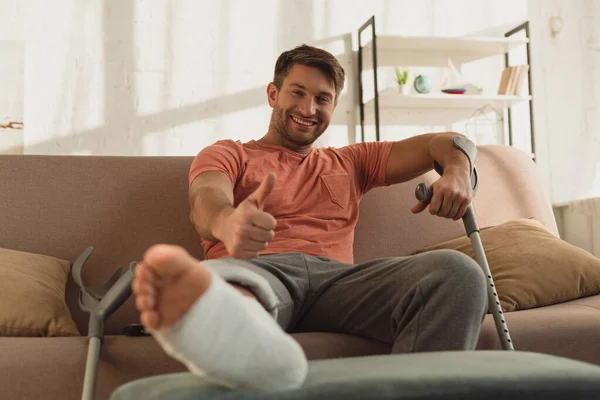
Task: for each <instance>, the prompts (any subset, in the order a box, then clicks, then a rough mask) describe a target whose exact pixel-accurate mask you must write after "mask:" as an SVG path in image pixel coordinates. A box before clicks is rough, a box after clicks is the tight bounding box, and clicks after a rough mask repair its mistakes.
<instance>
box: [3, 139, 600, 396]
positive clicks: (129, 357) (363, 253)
mask: <svg viewBox="0 0 600 400" xmlns="http://www.w3.org/2000/svg"><path fill="white" fill-rule="evenodd" d="M191 161H192V158H191V157H101V156H33V155H30V156H18V155H3V156H0V221H1V225H0V226H1V228H0V247H4V248H9V249H14V250H20V251H27V252H34V253H40V254H45V255H51V256H54V257H58V258H62V259H65V260H69V261H71V262H73V261H74V260H75V259H76V258H77V256H78V255H79V254H80V253H81V252H82V251H83V250H84V249H85V248H86V247H87V246H90V245H92V246H94V247H95V250H94V252H93V253H92V255H91V257H90V259H89V260H88V263H87V265H86V269H85V271H84V280H85V281H86V282H87V283H88V284H99V283H103V282H104V281H105V280H106V279H108V277H109V276H110V275H111V274H112V272H113V271H114V270H115V269H117V268H118V267H122V266H127V265H128V264H129V262H131V261H133V260H137V259H139V258H140V257H141V255H142V254H143V252H144V250H146V249H147V248H148V247H149V246H150V245H152V244H154V243H160V242H164V243H176V244H180V245H182V246H184V247H185V248H187V249H188V250H189V251H190V252H191V253H192V254H193V255H195V256H197V257H201V256H202V249H201V247H200V245H199V240H198V236H197V234H196V233H195V232H194V230H193V228H192V226H191V224H190V223H189V220H188V212H189V208H188V202H187V173H188V168H189V166H190V163H191ZM477 166H478V168H479V173H480V177H481V186H480V190H479V193H478V195H477V197H476V198H475V200H474V208H475V211H476V215H477V218H478V222H479V225H480V227H481V228H483V227H488V226H493V225H497V224H500V223H502V222H505V221H508V220H511V219H515V218H529V217H535V218H537V219H538V220H540V221H542V222H543V223H544V224H545V225H546V226H547V227H548V228H549V229H550V230H551V231H552V232H554V233H556V232H557V231H556V223H555V220H554V216H553V213H552V209H551V207H550V204H549V202H548V200H547V198H546V197H545V195H544V193H543V191H542V188H541V186H540V181H539V177H538V173H537V171H536V166H535V164H534V163H533V162H532V161H531V160H530V159H529V158H528V157H527V155H526V154H525V153H523V152H521V151H518V150H516V149H514V148H511V147H505V146H482V147H480V150H479V155H478V159H477ZM425 178H426V179H427V181H428V182H432V181H433V179H435V178H436V175H435V173H433V172H432V173H430V174H427V176H426V177H425ZM421 181H422V178H420V179H416V180H414V181H411V182H407V183H405V184H401V185H396V186H393V187H389V188H379V189H376V190H374V191H372V192H370V193H369V194H368V195H367V196H366V197H365V198H364V200H363V202H362V203H361V217H360V221H359V224H358V227H357V230H356V237H355V242H356V243H355V256H356V261H357V262H358V261H362V260H366V259H370V258H374V257H382V256H400V255H405V254H410V253H411V252H413V251H415V250H418V249H420V248H423V247H425V246H429V245H432V244H436V243H440V242H442V241H445V240H448V239H452V238H456V237H459V236H461V235H464V230H463V226H462V224H461V223H460V221H458V222H453V221H449V220H444V219H441V218H436V217H432V216H431V215H429V214H427V213H421V214H419V215H413V214H411V213H410V211H409V209H410V207H411V206H412V205H413V204H414V201H415V200H414V189H415V186H416V184H417V183H419V182H421ZM77 296H78V290H77V288H76V286H75V285H74V283H73V281H72V280H70V281H69V282H68V284H67V289H66V302H67V305H68V307H69V309H70V311H71V314H72V317H73V319H74V320H75V322H76V324H77V326H78V328H79V330H80V332H81V333H82V334H83V335H85V334H86V331H87V322H88V314H86V313H84V312H82V311H81V310H80V309H79V306H78V301H77ZM599 308H600V296H591V297H587V298H583V299H579V300H575V301H570V302H567V303H563V304H557V305H553V306H548V307H541V308H536V309H531V310H524V311H516V312H511V313H507V315H506V319H507V322H508V325H509V328H510V330H511V335H512V338H513V340H514V343H515V347H516V348H517V350H527V351H534V352H542V353H549V354H554V355H560V356H565V357H570V358H574V359H577V360H582V361H588V362H592V363H596V364H600V344H599V343H600V311H599ZM136 322H138V315H137V312H136V311H135V307H134V302H133V298H130V299H129V300H128V301H127V302H126V303H125V305H124V306H123V307H121V308H120V309H119V310H118V311H117V312H116V313H115V314H114V315H113V316H112V317H111V318H110V319H109V321H108V324H107V326H106V331H105V333H106V335H107V336H106V338H105V341H104V343H103V345H102V349H101V360H100V366H99V374H98V378H97V391H96V393H97V397H96V398H97V399H106V398H108V397H109V395H110V393H111V392H112V391H113V390H114V388H116V387H117V386H118V385H120V384H123V383H125V382H128V381H131V380H133V379H137V378H140V377H144V376H149V375H155V374H163V373H168V372H176V371H184V370H185V369H184V367H183V366H182V365H180V364H179V363H177V362H175V361H173V360H172V359H170V358H169V357H168V356H166V355H165V354H164V353H163V352H162V350H161V349H160V348H159V347H158V346H157V345H156V344H155V342H154V341H153V339H152V338H150V337H127V336H123V335H122V330H123V327H124V326H125V325H126V324H129V323H136ZM295 337H296V338H297V340H298V341H299V342H300V343H301V344H302V346H303V347H304V349H305V351H306V354H307V355H308V357H309V358H310V359H318V358H328V357H342V356H355V355H367V354H378V353H386V352H388V351H389V346H388V345H386V344H384V343H377V342H373V341H371V340H367V339H363V338H359V337H353V336H347V335H339V334H331V333H302V334H295ZM478 347H479V348H480V349H499V348H500V346H499V341H498V339H497V336H496V331H495V328H494V324H493V321H492V319H491V316H490V315H488V317H487V318H486V320H485V321H484V324H483V328H482V332H481V337H480V341H479V346H478ZM0 354H2V357H1V358H0V398H2V399H42V398H43V399H61V400H69V399H78V398H80V396H81V389H82V382H83V375H84V368H85V360H86V355H87V338H86V337H85V336H82V337H59V338H54V337H53V338H44V337H36V338H30V337H18V338H15V337H2V338H0Z"/></svg>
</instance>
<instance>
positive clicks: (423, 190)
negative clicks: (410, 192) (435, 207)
mask: <svg viewBox="0 0 600 400" xmlns="http://www.w3.org/2000/svg"><path fill="white" fill-rule="evenodd" d="M415 196H416V198H417V200H419V201H420V202H421V203H425V204H429V203H431V198H432V197H433V188H432V187H431V186H427V185H426V184H425V183H419V184H418V185H417V188H416V189H415Z"/></svg>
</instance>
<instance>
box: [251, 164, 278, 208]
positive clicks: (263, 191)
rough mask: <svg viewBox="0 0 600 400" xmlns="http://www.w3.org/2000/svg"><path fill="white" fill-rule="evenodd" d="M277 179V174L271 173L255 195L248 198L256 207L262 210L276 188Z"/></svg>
mask: <svg viewBox="0 0 600 400" xmlns="http://www.w3.org/2000/svg"><path fill="white" fill-rule="evenodd" d="M275 178H276V176H275V174H274V173H273V172H271V173H270V174H269V175H267V177H266V178H265V179H264V180H263V181H262V182H261V183H260V186H259V187H258V189H256V190H255V191H254V193H252V194H251V195H250V196H248V198H249V199H250V200H252V201H253V202H254V203H255V204H256V207H258V208H259V209H261V210H262V208H263V206H264V204H265V201H266V200H267V198H268V197H269V195H270V194H271V192H272V191H273V188H274V187H275V180H276V179H275Z"/></svg>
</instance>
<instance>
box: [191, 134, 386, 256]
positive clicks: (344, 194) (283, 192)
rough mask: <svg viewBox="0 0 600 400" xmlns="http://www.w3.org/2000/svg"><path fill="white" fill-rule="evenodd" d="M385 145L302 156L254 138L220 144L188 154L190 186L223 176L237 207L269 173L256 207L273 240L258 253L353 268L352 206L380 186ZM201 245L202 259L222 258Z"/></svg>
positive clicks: (219, 249) (211, 245)
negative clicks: (270, 220)
mask: <svg viewBox="0 0 600 400" xmlns="http://www.w3.org/2000/svg"><path fill="white" fill-rule="evenodd" d="M391 148H392V142H367V143H357V144H352V145H349V146H345V147H341V148H332V147H329V148H312V149H311V151H310V153H309V154H306V155H301V154H298V153H295V152H293V151H291V150H288V149H286V148H284V147H280V146H273V145H267V144H263V143H259V142H257V141H254V140H252V141H250V142H247V143H241V142H239V141H235V142H234V141H232V140H220V141H218V142H216V143H214V144H212V145H210V146H208V147H206V148H204V149H202V150H201V151H200V153H198V155H197V156H196V157H195V159H194V161H193V163H192V165H191V168H190V172H189V183H190V184H191V183H192V181H193V180H194V179H195V178H196V177H197V176H198V175H200V174H201V173H203V172H206V171H222V172H224V173H225V174H227V176H228V177H229V179H230V180H231V184H232V185H233V194H234V206H237V205H238V204H239V203H240V202H242V201H243V200H244V199H246V197H248V196H249V195H250V194H251V193H252V192H254V191H255V190H256V189H257V188H258V186H259V185H260V183H261V182H262V181H263V180H264V178H265V177H266V176H267V175H268V174H269V173H270V172H275V173H276V174H277V181H276V184H275V188H274V189H273V192H272V193H271V194H270V196H269V197H268V198H267V200H266V202H265V205H264V209H263V210H264V211H266V212H268V213H270V214H271V215H273V216H274V217H275V219H276V220H277V227H276V228H275V238H274V239H273V240H272V241H271V242H269V244H268V247H267V248H266V249H265V250H263V251H262V252H261V253H260V254H261V255H262V254H278V253H288V252H302V253H305V254H310V255H318V256H325V257H328V258H332V259H335V260H338V261H341V262H345V263H352V262H353V251H352V249H353V242H354V227H355V226H356V223H357V221H358V204H359V201H360V199H361V198H362V196H363V195H364V194H365V193H367V192H368V191H369V190H370V189H372V188H374V187H377V186H384V185H385V169H386V164H387V159H388V156H389V154H390V150H391ZM202 246H203V247H204V254H205V259H214V258H221V257H227V256H229V254H228V252H227V249H226V248H225V245H224V244H223V243H222V242H210V241H207V240H202Z"/></svg>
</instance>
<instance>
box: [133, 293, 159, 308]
mask: <svg viewBox="0 0 600 400" xmlns="http://www.w3.org/2000/svg"><path fill="white" fill-rule="evenodd" d="M135 305H136V307H137V309H138V310H140V311H151V310H154V309H155V306H156V302H155V301H154V297H152V296H138V297H137V298H136V299H135Z"/></svg>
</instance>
